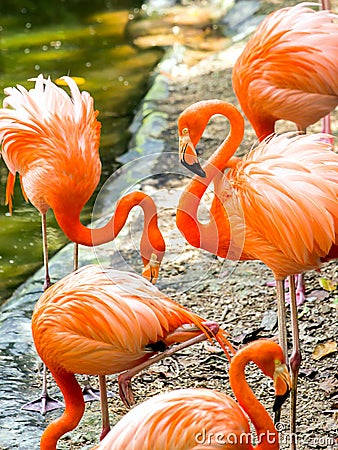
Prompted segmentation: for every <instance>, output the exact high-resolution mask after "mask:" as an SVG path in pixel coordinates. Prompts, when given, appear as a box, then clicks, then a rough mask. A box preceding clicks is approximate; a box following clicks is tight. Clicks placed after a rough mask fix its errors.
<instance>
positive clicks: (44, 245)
mask: <svg viewBox="0 0 338 450" xmlns="http://www.w3.org/2000/svg"><path fill="white" fill-rule="evenodd" d="M41 225H42V248H43V266H44V268H45V282H44V285H43V289H44V291H45V290H46V289H48V288H49V286H50V285H51V282H50V276H49V269H48V240H47V218H46V214H41Z"/></svg>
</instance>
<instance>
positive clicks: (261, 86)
mask: <svg viewBox="0 0 338 450" xmlns="http://www.w3.org/2000/svg"><path fill="white" fill-rule="evenodd" d="M315 5H317V4H315V3H300V4H298V5H296V6H293V7H286V8H282V9H280V10H278V11H275V12H274V13H272V14H270V15H269V16H268V17H267V18H266V19H265V20H264V21H263V22H262V23H261V25H260V26H259V27H258V28H257V30H256V31H255V33H254V34H253V36H252V37H251V38H250V39H249V41H248V43H247V45H246V47H245V49H244V51H243V52H242V54H241V55H240V56H239V58H238V60H237V61H236V63H235V65H234V68H233V87H234V91H235V93H236V95H237V98H238V100H239V102H240V104H241V106H242V109H243V112H244V113H245V115H246V116H247V118H248V119H249V121H250V122H251V124H252V126H253V128H254V129H255V131H256V134H257V136H258V137H259V138H260V139H262V138H264V137H266V136H267V135H269V134H270V133H272V132H273V131H274V123H275V122H276V121H277V120H279V119H284V120H289V121H292V122H294V123H296V124H297V125H298V127H299V128H300V129H302V130H304V129H305V128H306V127H308V126H309V125H311V124H313V123H315V122H317V121H318V120H319V119H320V118H322V117H324V116H325V115H327V114H328V113H329V112H330V111H332V110H334V109H335V107H336V106H337V104H338V86H337V76H338V22H337V15H336V14H333V13H332V12H330V11H327V10H322V11H315V10H313V9H311V8H310V7H309V6H315ZM314 105H315V107H314Z"/></svg>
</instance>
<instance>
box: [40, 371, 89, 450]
mask: <svg viewBox="0 0 338 450" xmlns="http://www.w3.org/2000/svg"><path fill="white" fill-rule="evenodd" d="M51 373H52V375H53V377H54V379H55V381H56V383H57V384H58V386H59V388H60V389H61V392H62V394H63V397H64V400H65V404H66V407H65V410H64V412H63V414H62V416H61V417H59V418H58V419H56V420H54V421H53V422H52V423H50V424H49V425H48V427H47V428H46V429H45V431H44V432H43V434H42V437H41V441H40V449H41V450H56V445H57V442H58V440H59V439H60V438H61V436H63V435H64V434H66V433H68V432H69V431H71V430H73V429H74V428H75V427H76V426H77V425H78V423H79V422H80V420H81V418H82V416H83V414H84V411H85V404H84V400H83V395H82V391H81V387H80V385H79V383H78V382H77V381H76V378H75V375H74V374H72V373H67V372H63V373H58V372H54V371H51Z"/></svg>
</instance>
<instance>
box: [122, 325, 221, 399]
mask: <svg viewBox="0 0 338 450" xmlns="http://www.w3.org/2000/svg"><path fill="white" fill-rule="evenodd" d="M207 326H208V328H209V329H210V331H211V334H212V335H215V334H217V332H218V330H219V326H218V325H217V323H214V322H208V324H207ZM189 333H190V331H189ZM206 339H208V337H207V336H206V335H205V334H204V333H202V332H201V334H199V335H198V336H195V337H193V338H192V339H189V340H188V341H186V342H182V343H181V344H179V345H176V346H173V347H171V348H169V349H168V350H165V351H164V352H161V353H159V354H157V355H155V356H152V357H151V358H149V359H148V360H147V361H145V362H143V363H142V364H139V365H138V366H136V367H133V368H132V369H129V370H127V371H126V372H123V373H121V374H120V375H119V377H118V384H119V394H120V397H121V400H122V401H123V403H124V404H125V405H126V406H127V407H128V408H130V407H131V406H132V405H133V404H134V396H133V392H132V390H131V379H132V377H133V376H135V375H136V374H137V373H139V372H140V371H141V370H143V369H146V368H147V367H149V366H151V365H152V364H154V363H155V362H158V361H161V359H163V358H166V357H167V356H171V355H173V354H174V353H176V352H177V351H179V350H183V349H184V348H187V347H190V346H191V345H194V344H197V343H198V342H202V341H205V340H206Z"/></svg>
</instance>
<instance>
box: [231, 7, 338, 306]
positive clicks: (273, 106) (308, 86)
mask: <svg viewBox="0 0 338 450" xmlns="http://www.w3.org/2000/svg"><path fill="white" fill-rule="evenodd" d="M327 3H328V2H327V1H325V0H323V1H322V7H323V8H326V10H325V9H324V10H322V11H320V10H317V11H315V10H313V9H311V8H309V6H316V4H315V3H300V4H298V5H295V6H293V7H286V8H282V9H280V10H278V11H275V12H273V13H272V14H270V15H269V16H268V17H267V18H266V19H265V20H264V21H263V22H262V23H261V25H260V26H259V27H258V28H257V30H256V32H255V33H254V34H253V35H252V37H251V38H250V39H249V41H248V43H247V45H246V47H245V48H244V50H243V52H242V54H241V55H240V56H239V58H238V60H237V61H236V63H235V65H234V67H233V75H232V82H233V87H234V91H235V93H236V95H237V98H238V100H239V103H240V105H241V107H242V110H243V112H244V113H245V115H246V116H247V118H248V119H249V121H250V123H251V125H252V126H253V128H254V130H255V132H256V135H257V137H258V138H259V140H260V141H262V140H263V139H264V138H265V137H267V136H269V135H270V134H272V133H273V132H274V130H275V123H276V122H277V121H278V120H280V119H284V120H287V121H291V122H294V123H295V124H296V125H297V128H298V129H299V130H302V131H304V132H305V131H306V128H307V127H308V126H309V125H312V124H314V123H316V122H317V121H319V120H320V119H321V118H324V119H323V120H324V125H323V132H325V133H331V126H330V118H329V113H330V112H331V111H333V110H334V109H335V108H336V106H337V105H338V83H337V78H338V15H336V14H333V13H332V12H331V11H328V9H330V5H329V4H327ZM317 6H318V7H319V4H317ZM324 116H325V117H324ZM329 139H331V142H332V143H333V140H332V138H329ZM297 279H298V283H297V291H296V294H297V302H298V304H301V303H303V302H304V301H305V285H304V278H303V274H300V275H299V276H298V278H297Z"/></svg>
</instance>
